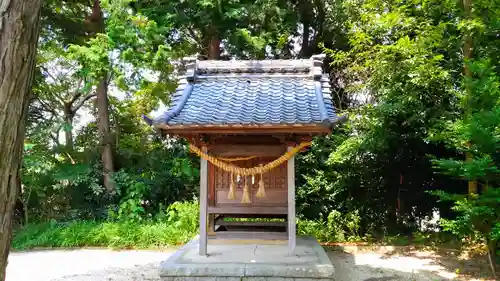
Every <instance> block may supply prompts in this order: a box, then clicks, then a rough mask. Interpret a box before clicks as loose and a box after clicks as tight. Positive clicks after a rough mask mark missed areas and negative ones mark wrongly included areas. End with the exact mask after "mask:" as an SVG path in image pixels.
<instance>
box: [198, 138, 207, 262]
mask: <svg viewBox="0 0 500 281" xmlns="http://www.w3.org/2000/svg"><path fill="white" fill-rule="evenodd" d="M201 150H202V151H203V152H204V153H207V147H206V146H203V147H202V148H201ZM207 203H208V163H207V160H205V159H203V158H201V159H200V240H199V242H200V245H199V246H200V256H206V255H207V213H208V204H207Z"/></svg>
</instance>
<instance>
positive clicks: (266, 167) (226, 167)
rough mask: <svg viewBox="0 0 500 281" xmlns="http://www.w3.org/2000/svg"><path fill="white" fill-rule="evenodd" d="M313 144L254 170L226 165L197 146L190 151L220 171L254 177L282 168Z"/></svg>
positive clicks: (292, 151)
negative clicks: (281, 166) (282, 165)
mask: <svg viewBox="0 0 500 281" xmlns="http://www.w3.org/2000/svg"><path fill="white" fill-rule="evenodd" d="M310 145H311V142H302V143H301V144H299V145H298V146H296V147H294V148H292V149H291V150H290V151H287V152H286V153H285V154H283V155H281V156H280V157H279V158H277V159H275V160H274V161H272V162H269V163H267V164H266V165H264V166H257V167H252V168H240V167H238V166H235V165H233V164H230V163H226V162H224V161H222V160H221V159H220V158H217V157H214V156H211V155H208V154H206V153H204V152H203V151H201V149H200V148H198V147H196V146H195V145H192V144H189V149H190V150H191V151H192V152H194V153H195V154H197V155H198V156H199V157H201V158H203V159H205V160H207V161H208V162H210V163H212V164H213V165H215V166H217V167H219V168H220V169H222V170H224V171H226V172H230V173H232V174H235V175H241V176H253V175H257V174H263V173H266V172H269V171H270V170H272V169H274V168H276V167H278V166H280V165H281V164H283V163H285V162H286V161H288V160H289V159H291V158H292V157H293V156H294V155H295V154H297V153H298V152H299V151H300V150H302V149H303V148H304V147H307V146H310Z"/></svg>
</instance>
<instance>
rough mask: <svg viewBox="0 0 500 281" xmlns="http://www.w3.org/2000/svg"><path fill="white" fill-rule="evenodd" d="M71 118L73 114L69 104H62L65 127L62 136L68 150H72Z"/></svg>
mask: <svg viewBox="0 0 500 281" xmlns="http://www.w3.org/2000/svg"><path fill="white" fill-rule="evenodd" d="M73 120H74V114H73V110H71V104H65V105H64V122H66V126H67V127H66V128H65V129H64V137H65V140H66V149H67V150H68V152H72V151H73Z"/></svg>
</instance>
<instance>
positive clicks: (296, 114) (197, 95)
mask: <svg viewBox="0 0 500 281" xmlns="http://www.w3.org/2000/svg"><path fill="white" fill-rule="evenodd" d="M322 59H323V57H322V56H313V57H312V58H311V59H309V60H278V61H272V60H266V61H197V62H192V63H190V64H189V65H188V69H187V72H186V76H185V77H183V78H182V80H181V81H180V83H179V87H178V89H177V91H176V92H175V93H174V95H173V96H172V105H171V107H170V108H169V110H168V111H167V112H165V114H163V115H161V116H160V117H158V118H156V119H155V120H154V123H155V124H157V125H158V124H162V125H168V126H175V125H200V126H204V125H277V124H283V125H295V124H324V125H328V124H332V123H335V122H336V121H337V119H338V117H337V116H336V114H335V111H334V107H333V104H332V100H331V97H330V89H329V88H330V86H329V84H328V83H329V79H328V76H327V75H326V74H322V71H321V62H322ZM318 73H321V75H318Z"/></svg>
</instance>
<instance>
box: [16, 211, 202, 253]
mask: <svg viewBox="0 0 500 281" xmlns="http://www.w3.org/2000/svg"><path fill="white" fill-rule="evenodd" d="M197 214H198V204H197V203H195V202H182V203H181V202H176V203H174V204H172V205H171V206H170V207H169V208H168V209H167V211H166V212H165V213H164V214H162V215H161V216H158V217H157V218H156V219H155V220H148V221H144V220H143V221H141V222H140V223H139V222H135V221H103V222H99V221H71V222H64V223H61V222H55V221H52V222H48V223H41V224H31V225H27V226H25V227H23V228H21V229H19V230H18V231H16V232H15V235H14V239H13V241H12V247H13V248H14V249H18V250H22V249H31V248H36V247H90V246H92V247H111V248H152V247H165V246H171V245H179V244H183V243H186V242H187V241H189V240H190V239H191V238H193V236H195V235H196V234H197V232H198V215H197Z"/></svg>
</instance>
